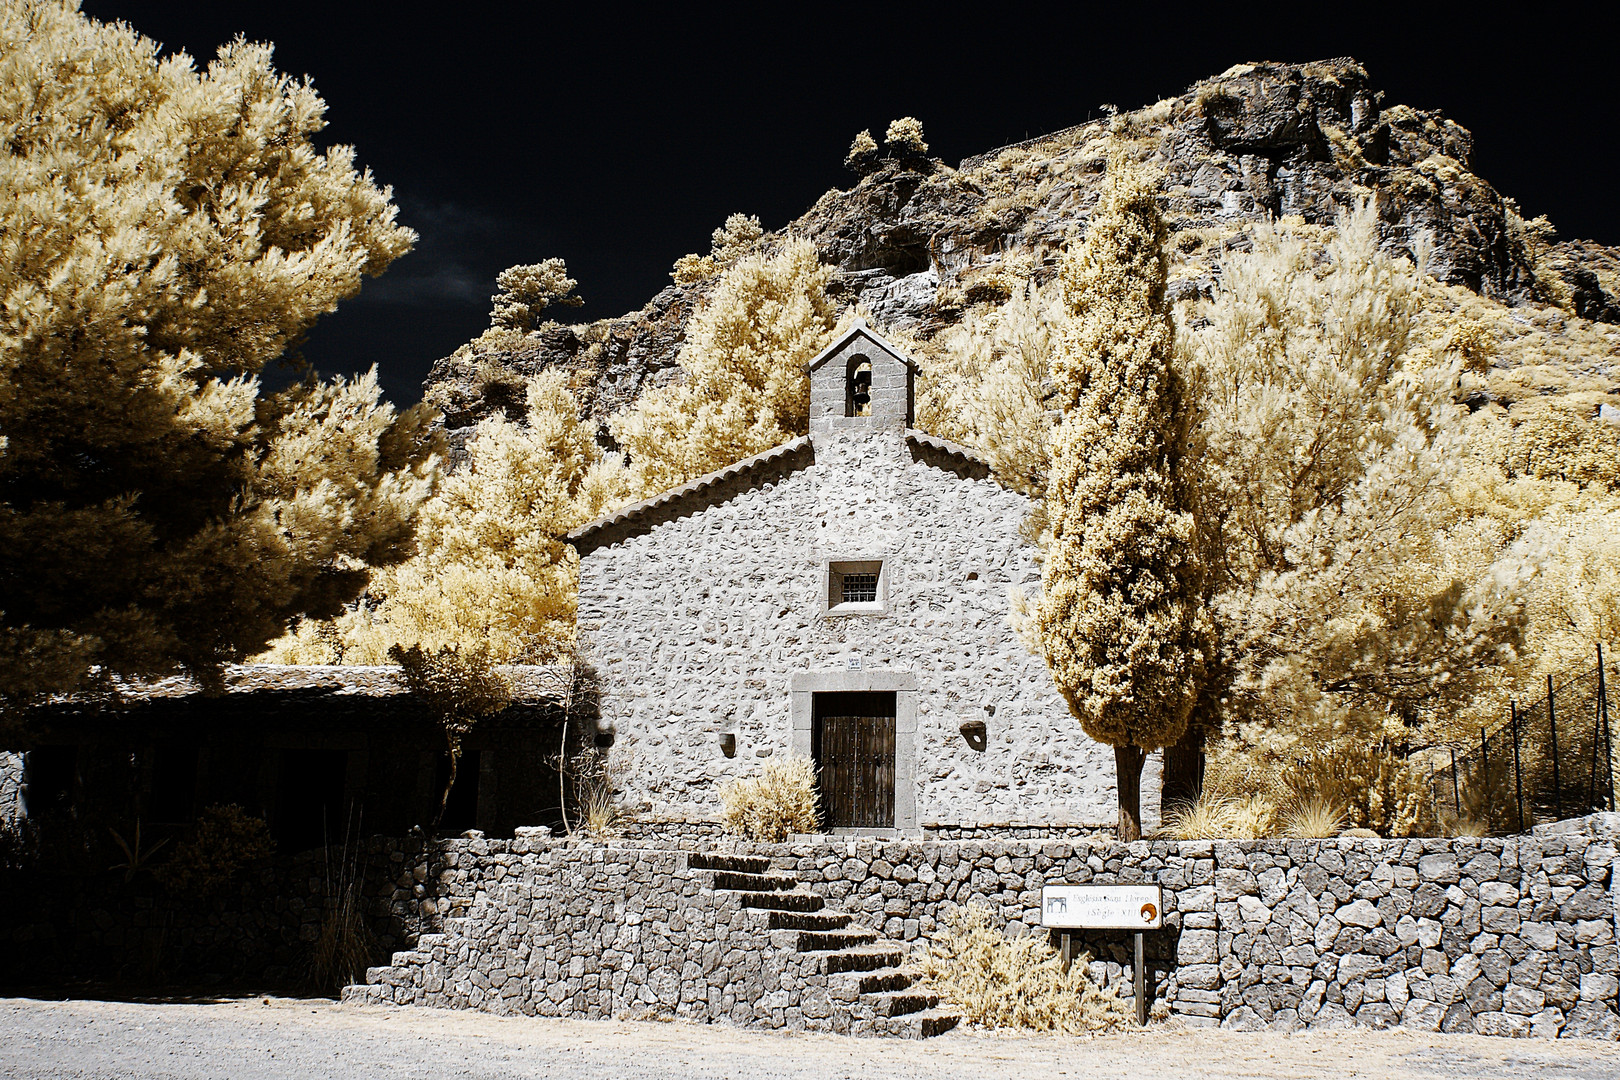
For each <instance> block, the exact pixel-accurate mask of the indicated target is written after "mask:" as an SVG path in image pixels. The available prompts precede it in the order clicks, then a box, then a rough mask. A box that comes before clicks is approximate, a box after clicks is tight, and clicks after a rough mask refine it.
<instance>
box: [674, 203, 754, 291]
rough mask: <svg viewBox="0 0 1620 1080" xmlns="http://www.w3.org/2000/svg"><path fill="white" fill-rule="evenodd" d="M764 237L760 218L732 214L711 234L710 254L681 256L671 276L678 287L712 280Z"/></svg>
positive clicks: (676, 261) (750, 215)
mask: <svg viewBox="0 0 1620 1080" xmlns="http://www.w3.org/2000/svg"><path fill="white" fill-rule="evenodd" d="M764 235H765V229H764V227H763V226H761V225H760V223H759V218H757V217H755V216H754V215H752V214H732V215H731V216H730V217H728V218H726V223H725V224H724V225H722V226H720V227H719V228H718V229H716V230H714V232H713V233H711V234H710V236H709V253H708V254H707V255H682V256H681V257H680V258H679V259H677V260H675V269H674V270H673V271H671V272H670V275H669V276H670V277H672V278H674V279H675V282H676V284H678V285H688V284H691V283H692V282H695V281H705V280H707V279H709V278H712V277H714V276H715V275H716V274H719V273H721V272H723V271H725V270H728V269H730V268H731V266H732V264H734V263H735V262H736V261H737V260H738V259H740V258H742V257H743V256H744V255H746V254H747V253H748V252H749V250H750V249H751V248H753V246H754V244H755V243H756V242H757V241H758V240H759V238H760V237H762V236H764Z"/></svg>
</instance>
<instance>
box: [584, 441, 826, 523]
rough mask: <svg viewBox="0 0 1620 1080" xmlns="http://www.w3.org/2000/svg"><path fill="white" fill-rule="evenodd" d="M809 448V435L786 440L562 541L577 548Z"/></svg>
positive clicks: (605, 516)
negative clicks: (609, 530)
mask: <svg viewBox="0 0 1620 1080" xmlns="http://www.w3.org/2000/svg"><path fill="white" fill-rule="evenodd" d="M809 445H810V436H808V435H799V436H797V437H796V438H792V439H789V440H788V441H787V442H785V443H778V444H777V445H776V446H773V447H771V448H770V449H769V450H762V451H761V452H759V453H757V454H754V455H753V456H752V457H746V458H743V459H742V460H741V461H738V462H735V463H733V464H731V465H727V466H725V467H724V468H721V469H715V470H714V471H713V472H709V473H704V474H703V475H702V476H699V477H697V478H696V479H695V480H688V481H687V482H686V483H684V484H681V485H679V486H677V487H672V488H669V489H667V490H665V491H661V492H659V493H658V494H657V495H654V496H653V497H652V498H650V499H643V500H641V501H640V502H634V503H630V504H629V505H627V506H621V507H619V508H618V509H617V510H614V511H613V512H611V513H608V514H603V515H602V516H601V517H599V518H597V519H596V520H595V521H589V522H586V523H585V524H584V525H581V526H579V527H578V528H576V529H573V530H570V531H569V533H568V535H567V536H565V537H564V539H565V540H567V541H568V542H569V543H570V544H574V545H575V546H576V547H577V546H578V544H579V542H580V541H582V540H586V539H589V538H590V537H591V536H592V535H593V534H595V533H597V532H600V531H601V530H603V529H606V528H609V527H611V526H614V525H625V524H629V523H630V522H631V521H633V520H634V519H636V518H638V517H640V516H642V515H643V514H645V513H648V512H649V511H652V510H656V509H658V508H659V507H662V506H666V505H668V504H670V503H672V502H676V501H678V500H680V499H683V498H685V497H686V496H688V495H695V494H697V493H698V492H700V491H703V490H704V489H705V488H709V487H712V486H714V485H715V484H718V483H720V482H721V481H724V480H730V479H732V478H733V477H736V476H740V475H742V474H743V473H745V472H748V471H750V470H752V469H754V468H756V467H757V466H760V465H764V464H767V463H769V462H772V461H776V460H778V459H780V458H784V457H787V456H789V455H791V454H793V453H796V452H797V451H799V450H802V449H804V448H806V447H808V446H809Z"/></svg>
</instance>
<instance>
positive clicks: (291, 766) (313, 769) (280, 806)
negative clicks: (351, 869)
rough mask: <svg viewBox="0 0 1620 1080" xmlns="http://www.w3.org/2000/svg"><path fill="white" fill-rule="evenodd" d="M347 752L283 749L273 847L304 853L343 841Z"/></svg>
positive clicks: (272, 829) (272, 828)
mask: <svg viewBox="0 0 1620 1080" xmlns="http://www.w3.org/2000/svg"><path fill="white" fill-rule="evenodd" d="M348 766H349V754H348V751H346V750H283V751H282V752H281V776H280V780H279V782H278V784H277V785H276V817H275V821H274V822H273V823H272V826H271V833H272V835H274V836H275V839H276V844H277V845H279V846H280V848H281V850H283V851H286V852H293V851H307V850H309V849H310V848H316V847H320V846H321V845H323V844H325V843H327V841H328V840H330V841H331V842H333V843H338V844H341V843H342V842H343V828H344V825H345V821H344V814H343V811H344V805H343V794H344V780H345V774H346V773H347V772H348Z"/></svg>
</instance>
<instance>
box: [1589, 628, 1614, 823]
mask: <svg viewBox="0 0 1620 1080" xmlns="http://www.w3.org/2000/svg"><path fill="white" fill-rule="evenodd" d="M1597 654H1598V713H1599V715H1600V716H1602V718H1603V774H1604V775H1605V776H1607V777H1608V778H1609V790H1608V796H1609V810H1610V811H1611V812H1613V810H1614V742H1613V740H1612V737H1611V736H1610V734H1609V684H1608V682H1607V681H1606V679H1605V677H1604V674H1603V644H1602V642H1599V643H1598V647H1597ZM1592 742H1593V743H1594V744H1596V743H1597V732H1595V731H1594V732H1593V733H1592Z"/></svg>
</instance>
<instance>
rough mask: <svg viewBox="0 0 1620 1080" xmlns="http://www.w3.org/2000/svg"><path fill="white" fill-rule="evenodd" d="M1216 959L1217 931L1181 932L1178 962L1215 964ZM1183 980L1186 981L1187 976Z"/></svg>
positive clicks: (1177, 948)
mask: <svg viewBox="0 0 1620 1080" xmlns="http://www.w3.org/2000/svg"><path fill="white" fill-rule="evenodd" d="M1216 959H1217V957H1216V952H1215V931H1213V930H1183V931H1182V932H1181V940H1180V941H1179V942H1178V943H1177V945H1176V960H1177V962H1178V963H1180V964H1213V963H1215V961H1216ZM1183 970H1185V969H1183ZM1182 982H1183V983H1184V984H1185V983H1186V980H1185V978H1183V980H1182ZM1189 985H1190V984H1189Z"/></svg>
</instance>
